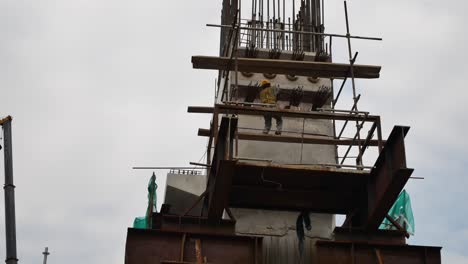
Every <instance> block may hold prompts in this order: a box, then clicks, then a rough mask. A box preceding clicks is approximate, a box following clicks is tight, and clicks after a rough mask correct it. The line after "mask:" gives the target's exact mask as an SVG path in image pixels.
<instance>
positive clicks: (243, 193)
mask: <svg viewBox="0 0 468 264" xmlns="http://www.w3.org/2000/svg"><path fill="white" fill-rule="evenodd" d="M353 197H354V196H353V193H352V192H339V193H336V192H334V191H324V190H312V191H311V190H309V191H307V190H290V189H280V188H259V187H250V186H236V185H234V186H232V187H231V192H230V195H229V207H239V208H252V209H270V210H289V211H290V210H293V211H296V210H298V211H302V210H309V211H311V212H316V213H330V214H346V213H349V211H351V210H352V208H353V207H355V206H356V204H355V203H354V199H353Z"/></svg>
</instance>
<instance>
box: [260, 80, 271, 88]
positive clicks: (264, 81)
mask: <svg viewBox="0 0 468 264" xmlns="http://www.w3.org/2000/svg"><path fill="white" fill-rule="evenodd" d="M260 86H261V87H264V86H266V87H268V86H271V83H270V81H268V80H262V81H261V82H260Z"/></svg>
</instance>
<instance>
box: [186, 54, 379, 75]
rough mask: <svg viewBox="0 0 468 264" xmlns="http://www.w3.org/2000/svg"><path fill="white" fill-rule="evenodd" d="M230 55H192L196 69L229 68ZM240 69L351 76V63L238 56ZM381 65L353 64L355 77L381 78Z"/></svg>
mask: <svg viewBox="0 0 468 264" xmlns="http://www.w3.org/2000/svg"><path fill="white" fill-rule="evenodd" d="M230 61H231V59H230V58H228V57H210V56H192V64H193V68H194V69H210V70H229V71H233V70H235V69H234V65H232V63H230ZM237 63H238V71H241V72H256V73H270V74H289V75H297V76H311V77H322V78H339V77H350V76H351V75H350V70H349V69H350V66H349V64H342V63H329V62H312V61H293V60H274V59H257V58H255V59H254V58H238V59H237ZM380 68H381V67H380V66H373V65H353V69H354V77H355V78H366V79H371V78H379V74H380Z"/></svg>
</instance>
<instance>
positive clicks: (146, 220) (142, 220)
mask: <svg viewBox="0 0 468 264" xmlns="http://www.w3.org/2000/svg"><path fill="white" fill-rule="evenodd" d="M156 189H158V185H157V184H156V175H155V174H154V172H153V176H151V178H150V180H149V183H148V207H147V208H146V215H145V216H140V217H135V220H133V228H143V229H145V228H148V229H149V228H151V214H152V213H156V212H157V209H156V204H157V203H156Z"/></svg>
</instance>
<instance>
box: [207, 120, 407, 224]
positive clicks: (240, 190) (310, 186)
mask: <svg viewBox="0 0 468 264" xmlns="http://www.w3.org/2000/svg"><path fill="white" fill-rule="evenodd" d="M236 127H237V118H235V117H230V118H229V117H223V118H222V120H221V126H220V128H219V132H218V136H217V137H216V142H215V146H214V149H215V150H214V155H213V160H212V162H211V167H210V172H209V175H208V176H209V177H208V184H207V192H206V193H205V194H204V196H205V197H204V198H205V202H204V215H205V216H206V217H208V219H211V220H214V221H216V220H217V219H221V217H222V215H223V212H224V210H225V209H227V208H229V207H238V208H258V209H260V208H265V209H275V210H293V211H294V210H307V211H310V212H317V213H334V214H346V215H347V216H348V217H347V221H346V224H347V225H349V226H350V227H353V228H361V229H366V230H376V229H377V228H378V225H379V224H380V223H381V222H382V221H383V220H384V218H385V217H386V214H387V212H388V210H389V209H390V207H391V206H392V204H393V201H394V200H395V199H396V197H397V196H398V194H399V193H400V191H401V190H402V189H403V187H404V185H405V184H406V182H407V181H408V179H409V177H410V176H411V174H412V172H413V170H412V169H410V168H407V167H406V156H405V147H404V137H405V136H406V134H407V132H408V130H409V128H408V127H399V126H396V127H394V129H393V130H392V132H391V134H390V136H389V138H388V140H387V141H386V143H385V146H384V147H383V150H382V151H381V152H380V155H379V157H378V159H377V161H376V162H375V164H374V166H372V169H371V170H370V171H367V170H359V169H353V170H350V169H344V168H340V166H336V167H333V166H332V167H330V166H323V165H288V164H274V163H272V162H266V161H262V162H259V161H242V160H239V159H237V158H236V157H234V156H233V146H234V140H235V138H236V135H235V131H236Z"/></svg>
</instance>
